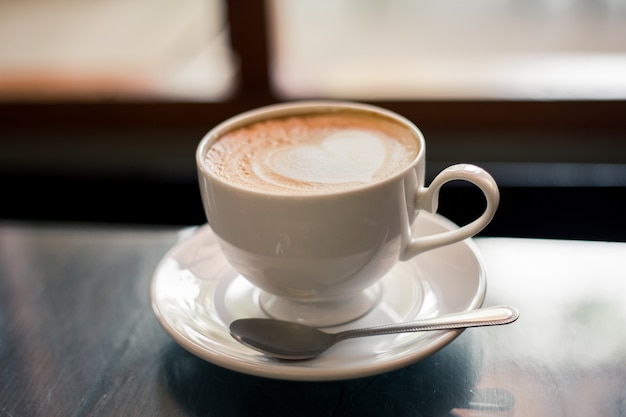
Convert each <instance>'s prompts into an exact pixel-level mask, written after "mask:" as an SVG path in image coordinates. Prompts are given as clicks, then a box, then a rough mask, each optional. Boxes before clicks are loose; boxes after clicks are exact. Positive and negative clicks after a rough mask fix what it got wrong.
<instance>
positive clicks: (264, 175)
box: [205, 113, 418, 193]
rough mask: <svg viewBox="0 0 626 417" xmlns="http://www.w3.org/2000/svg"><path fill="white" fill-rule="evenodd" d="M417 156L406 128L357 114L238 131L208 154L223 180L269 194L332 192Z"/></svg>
mask: <svg viewBox="0 0 626 417" xmlns="http://www.w3.org/2000/svg"><path fill="white" fill-rule="evenodd" d="M417 152H418V142H417V141H416V140H415V138H414V135H413V133H412V132H410V131H409V130H408V129H407V128H405V127H404V126H402V125H399V124H398V123H396V122H393V121H391V120H387V119H383V118H381V117H376V116H369V115H362V114H358V113H337V114H328V115H308V116H296V117H290V118H285V119H275V120H267V121H263V122H258V123H255V124H252V125H250V126H246V127H243V128H239V129H236V130H234V131H232V132H229V133H227V134H226V135H224V136H223V137H222V138H220V139H219V140H218V142H217V143H215V144H214V145H213V146H212V147H211V148H210V149H209V151H208V153H207V158H206V160H205V163H206V165H207V166H208V167H209V169H210V170H211V171H213V172H214V173H215V174H216V175H218V176H220V177H222V178H223V179H225V180H227V181H229V182H232V183H235V184H238V185H240V186H244V187H246V188H252V189H255V190H263V191H270V192H289V193H299V192H301V193H310V192H334V191H340V190H346V189H351V188H355V187H358V186H362V185H364V184H368V183H371V182H375V181H379V180H382V179H384V178H387V177H389V176H391V175H393V174H395V173H397V172H400V171H401V170H402V169H404V167H406V166H407V164H408V163H410V162H411V161H412V160H413V159H414V158H415V156H416V155H417Z"/></svg>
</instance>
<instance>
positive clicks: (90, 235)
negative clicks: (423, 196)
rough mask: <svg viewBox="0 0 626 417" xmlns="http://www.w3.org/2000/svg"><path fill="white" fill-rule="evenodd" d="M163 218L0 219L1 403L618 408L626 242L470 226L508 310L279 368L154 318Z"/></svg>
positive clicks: (297, 408)
mask: <svg viewBox="0 0 626 417" xmlns="http://www.w3.org/2000/svg"><path fill="white" fill-rule="evenodd" d="M181 235H182V233H181V231H180V230H175V229H167V228H145V227H143V228H140V227H137V228H130V227H112V226H97V225H96V226H93V225H75V224H64V225H43V224H27V223H11V222H4V223H1V224H0V364H1V368H0V415H7V416H122V415H129V416H131V415H132V416H157V415H158V416H255V415H273V416H282V415H284V416H308V415H311V416H321V415H324V416H352V415H354V416H386V415H389V416H392V415H393V416H483V415H489V416H514V415H515V416H574V415H580V416H596V417H598V416H624V415H626V306H625V305H624V298H625V297H626V262H624V260H625V259H626V244H624V243H611V242H580V241H562V240H533V239H507V238H478V239H476V243H477V244H478V246H479V249H480V252H481V255H482V258H483V261H484V264H485V268H486V270H487V277H488V289H487V298H486V301H485V303H484V304H485V305H486V306H489V305H496V304H513V305H515V306H517V307H518V308H519V309H520V312H521V317H520V319H519V320H518V321H517V322H516V323H514V324H512V325H509V326H503V327H495V328H479V329H471V330H468V331H465V332H464V333H463V334H462V335H461V336H460V337H459V338H457V339H456V340H455V341H454V342H452V343H451V344H450V345H448V346H447V347H445V348H444V349H442V350H441V351H439V352H437V353H435V354H434V355H432V356H430V357H428V358H426V359H424V360H422V361H420V362H417V363H415V364H414V365H411V366H408V367H406V368H403V369H400V370H397V371H393V372H389V373H386V374H382V375H377V376H373V377H368V378H361V379H354V380H348V381H334V382H324V383H315V382H290V381H279V380H270V379H265V378H260V377H253V376H248V375H242V374H238V373H235V372H232V371H228V370H225V369H222V368H219V367H217V366H215V365H212V364H210V363H207V362H205V361H203V360H201V359H198V358H196V357H195V356H193V355H191V354H190V353H188V352H187V351H185V350H184V349H182V348H181V347H179V346H178V345H177V344H176V343H174V342H173V341H172V339H171V338H170V337H169V336H168V335H167V334H166V333H165V331H164V330H163V329H162V328H161V326H160V325H159V324H158V322H157V320H156V318H155V316H154V314H153V312H152V309H151V306H150V299H149V287H150V280H151V276H152V273H153V272H154V269H155V267H156V265H157V263H158V261H159V260H160V259H161V257H162V256H163V255H164V254H165V253H166V252H167V250H168V249H169V248H170V247H171V246H172V245H173V244H174V243H175V242H176V241H177V240H178V239H179V238H180V236H181Z"/></svg>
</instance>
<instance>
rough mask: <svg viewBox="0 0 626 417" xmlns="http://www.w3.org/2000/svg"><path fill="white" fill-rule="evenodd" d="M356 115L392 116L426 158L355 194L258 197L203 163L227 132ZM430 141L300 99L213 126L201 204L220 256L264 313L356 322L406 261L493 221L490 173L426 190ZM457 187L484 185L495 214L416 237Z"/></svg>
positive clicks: (494, 191)
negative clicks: (417, 227) (275, 121)
mask: <svg viewBox="0 0 626 417" xmlns="http://www.w3.org/2000/svg"><path fill="white" fill-rule="evenodd" d="M337 110H350V111H355V112H365V113H368V114H374V115H377V116H380V117H382V118H386V119H391V120H393V121H395V122H396V123H398V124H400V125H403V126H405V127H407V128H408V129H410V130H411V131H412V132H413V133H414V136H415V141H417V142H418V143H419V151H418V153H417V156H416V157H415V158H414V159H413V161H412V162H411V163H408V164H407V165H406V167H404V169H402V170H401V172H400V173H398V174H396V175H393V176H391V177H389V178H386V179H383V180H381V181H376V182H373V183H371V184H367V185H364V186H362V187H359V188H356V189H350V190H348V191H340V192H332V193H325V194H320V193H312V194H310V195H302V194H297V195H295V194H294V195H289V194H287V195H286V194H285V193H272V192H264V191H258V190H250V189H247V188H244V187H242V186H239V185H237V184H234V183H231V182H227V181H225V180H224V179H222V178H220V177H219V176H217V175H215V174H214V173H213V172H212V171H211V169H210V168H209V167H207V165H206V164H205V162H204V159H205V158H204V156H205V155H206V153H207V150H208V149H209V148H210V147H211V146H212V145H213V144H214V143H215V142H216V141H217V140H219V138H220V137H222V136H223V135H224V134H225V133H227V132H229V131H231V130H233V129H236V128H238V127H242V126H245V125H248V124H250V123H254V122H258V121H262V120H267V119H272V118H279V117H285V116H294V115H305V114H311V113H328V112H334V111H337ZM425 150H426V148H425V142H424V137H423V135H422V133H421V132H420V131H419V129H418V128H417V127H416V126H415V125H414V124H413V123H411V122H410V121H409V120H407V119H406V118H404V117H402V116H400V115H398V114H395V113H393V112H390V111H387V110H385V109H382V108H378V107H375V106H369V105H364V104H358V103H350V102H295V103H286V104H279V105H273V106H268V107H263V108H259V109H256V110H253V111H249V112H246V113H243V114H240V115H238V116H235V117H233V118H231V119H228V120H226V121H225V122H223V123H221V124H220V125H218V126H216V127H215V128H214V129H212V130H211V131H210V132H209V133H207V135H206V136H205V137H204V138H203V139H202V141H201V142H200V144H199V145H198V149H197V153H196V162H197V165H198V175H199V182H200V190H201V195H202V202H203V204H204V209H205V213H206V217H207V219H208V223H209V225H210V226H211V228H212V229H213V231H214V233H215V235H216V236H217V239H218V241H219V244H220V247H221V250H222V251H223V253H224V255H225V256H226V258H227V259H228V260H229V262H230V263H231V265H232V266H233V268H234V269H235V270H237V271H238V272H239V273H240V274H241V275H242V276H244V277H245V278H246V279H248V280H249V281H250V282H251V283H252V284H254V285H255V286H257V287H258V288H260V289H261V290H262V295H261V297H260V300H261V304H262V307H263V309H264V310H265V311H266V312H267V313H268V314H269V315H271V316H274V317H276V318H279V319H284V320H292V321H300V322H304V323H308V324H311V325H315V326H330V325H335V324H339V323H344V322H347V321H350V320H353V319H355V318H357V317H359V316H361V315H363V314H365V313H366V312H367V311H369V310H370V309H371V308H372V307H373V306H374V305H375V304H376V302H377V300H378V299H379V297H380V289H379V285H377V282H378V281H379V280H380V278H381V277H383V276H384V275H385V274H386V273H387V272H388V271H389V270H390V269H391V268H392V267H393V266H394V265H395V264H396V263H397V262H398V261H405V260H408V259H411V258H412V257H414V256H416V255H417V254H419V253H422V252H425V251H428V250H431V249H435V248H438V247H441V246H444V245H449V244H452V243H455V242H458V241H461V240H463V239H466V238H469V237H471V236H473V235H475V234H476V233H478V232H479V231H480V230H481V229H482V228H483V227H485V226H486V225H487V224H488V223H489V222H490V221H491V219H492V218H493V215H494V214H495V211H496V208H497V206H498V202H499V192H498V187H497V185H496V182H495V181H494V179H493V178H492V177H491V176H490V175H489V174H488V173H487V172H485V171H484V170H483V169H481V168H479V167H477V166H474V165H467V164H458V165H453V166H451V167H448V168H446V169H444V170H443V171H441V172H440V173H439V174H438V175H437V176H436V177H435V179H434V180H433V181H432V183H431V184H430V186H428V187H426V186H425V185H424V172H425ZM452 180H465V181H468V182H470V183H472V184H474V185H476V186H477V187H478V188H480V190H482V192H483V193H484V195H485V198H486V202H487V204H486V208H485V210H484V212H483V213H482V215H480V217H478V218H477V219H476V220H474V221H473V222H471V223H469V224H467V225H465V226H462V227H460V228H459V229H455V230H452V231H448V232H445V233H441V234H437V235H433V236H426V237H415V236H412V234H414V233H415V231H414V230H412V228H411V225H412V223H413V222H414V220H415V219H416V217H417V215H418V213H419V212H420V211H421V210H424V211H427V212H430V213H433V212H435V211H436V210H437V206H438V199H439V190H440V188H441V186H442V185H444V184H445V183H447V182H449V181H452Z"/></svg>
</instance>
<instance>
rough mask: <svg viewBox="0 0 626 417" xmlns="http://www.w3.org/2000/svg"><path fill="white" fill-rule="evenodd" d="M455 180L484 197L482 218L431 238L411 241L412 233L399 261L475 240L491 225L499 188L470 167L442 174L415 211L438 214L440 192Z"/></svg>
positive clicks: (425, 189) (421, 196) (419, 192)
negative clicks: (467, 184)
mask: <svg viewBox="0 0 626 417" xmlns="http://www.w3.org/2000/svg"><path fill="white" fill-rule="evenodd" d="M452 180H464V181H468V182H470V183H472V184H474V185H475V186H477V187H478V188H479V189H480V190H481V191H482V192H483V194H484V195H485V198H486V200H487V206H486V207H485V211H484V212H483V214H482V215H481V216H480V217H478V218H477V219H476V220H474V221H472V222H471V223H469V224H466V225H465V226H463V227H460V228H458V229H455V230H451V231H448V232H443V233H438V234H435V235H431V236H423V237H411V236H410V230H409V237H408V242H407V243H406V244H405V246H404V250H403V252H402V254H401V255H400V260H403V261H406V260H408V259H410V258H412V257H414V256H415V255H418V254H420V253H422V252H426V251H427V250H431V249H434V248H438V247H441V246H445V245H449V244H452V243H455V242H459V241H461V240H464V239H467V238H468V237H472V236H474V235H475V234H477V233H478V232H480V231H481V230H482V229H483V228H484V227H485V226H487V224H488V223H489V222H490V221H491V219H492V218H493V216H494V214H495V213H496V209H497V208H498V203H499V202H500V193H499V191H498V186H497V184H496V182H495V180H494V179H493V177H492V176H491V175H489V173H488V172H487V171H485V170H484V169H482V168H480V167H477V166H475V165H471V164H457V165H452V166H450V167H448V168H446V169H444V170H443V171H441V172H440V173H439V175H437V176H436V177H435V179H434V180H433V181H432V183H431V184H430V186H429V187H421V188H419V189H418V190H417V195H416V197H415V209H416V210H425V211H427V212H429V213H434V212H436V211H437V207H438V205H439V190H440V189H441V187H442V186H443V185H444V184H446V183H447V182H450V181H452Z"/></svg>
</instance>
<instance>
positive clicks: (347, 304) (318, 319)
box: [259, 284, 382, 327]
mask: <svg viewBox="0 0 626 417" xmlns="http://www.w3.org/2000/svg"><path fill="white" fill-rule="evenodd" d="M381 293H382V289H381V286H380V284H374V285H372V286H371V287H369V288H366V289H365V290H363V291H361V292H360V293H357V294H356V295H350V296H347V297H341V298H336V299H333V300H324V301H303V300H295V299H291V298H286V297H280V296H277V295H273V294H269V293H266V292H264V291H262V292H261V294H260V299H259V301H260V304H261V308H262V309H263V311H264V312H265V313H266V314H267V315H269V316H270V317H273V318H275V319H278V320H287V321H295V322H298V323H302V324H306V325H307V326H313V327H331V326H337V325H340V324H344V323H348V322H350V321H353V320H356V319H358V318H359V317H362V316H363V315H365V314H367V313H368V312H369V311H370V310H372V308H374V307H375V306H376V305H377V304H378V302H379V301H380V299H381Z"/></svg>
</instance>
